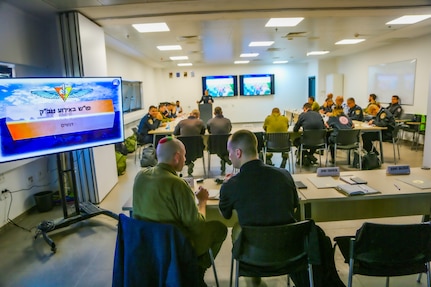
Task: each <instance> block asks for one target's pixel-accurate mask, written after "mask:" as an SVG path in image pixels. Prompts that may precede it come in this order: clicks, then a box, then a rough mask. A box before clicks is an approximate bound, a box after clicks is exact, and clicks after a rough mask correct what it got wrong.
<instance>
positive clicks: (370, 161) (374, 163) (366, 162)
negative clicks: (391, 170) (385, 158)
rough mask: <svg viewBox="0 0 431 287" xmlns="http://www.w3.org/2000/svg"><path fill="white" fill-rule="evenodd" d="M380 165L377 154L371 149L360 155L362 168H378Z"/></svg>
mask: <svg viewBox="0 0 431 287" xmlns="http://www.w3.org/2000/svg"><path fill="white" fill-rule="evenodd" d="M380 165H381V164H380V159H379V156H378V155H377V153H375V152H374V151H373V150H371V151H370V152H368V153H367V154H365V155H364V156H363V157H362V169H364V170H370V169H375V168H379V167H380Z"/></svg>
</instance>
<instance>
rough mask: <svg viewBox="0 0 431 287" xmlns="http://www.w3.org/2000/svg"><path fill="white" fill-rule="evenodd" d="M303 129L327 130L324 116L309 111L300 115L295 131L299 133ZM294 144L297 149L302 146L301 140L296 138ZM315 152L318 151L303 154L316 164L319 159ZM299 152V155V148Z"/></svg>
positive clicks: (311, 150)
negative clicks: (314, 154)
mask: <svg viewBox="0 0 431 287" xmlns="http://www.w3.org/2000/svg"><path fill="white" fill-rule="evenodd" d="M301 127H302V129H303V130H323V129H324V128H325V124H324V123H323V118H322V116H321V115H320V114H319V113H318V112H315V111H312V110H308V111H307V112H304V113H302V114H300V115H299V118H298V121H297V122H296V124H295V126H294V127H293V131H295V132H297V131H299V129H300V128H301ZM293 143H294V145H295V146H296V147H299V146H300V145H301V138H300V137H299V138H296V139H295V141H294V142H293ZM315 150H316V149H310V152H309V153H305V152H303V154H305V156H306V157H308V159H309V160H310V161H311V162H315V161H317V159H316V158H315V157H314V156H313V153H314V152H315ZM297 152H298V155H299V153H300V150H299V148H298V151H297Z"/></svg>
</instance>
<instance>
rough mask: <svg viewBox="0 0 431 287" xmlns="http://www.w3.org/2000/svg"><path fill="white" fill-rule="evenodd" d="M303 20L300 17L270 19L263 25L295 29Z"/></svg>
mask: <svg viewBox="0 0 431 287" xmlns="http://www.w3.org/2000/svg"><path fill="white" fill-rule="evenodd" d="M302 20H304V18H302V17H292V18H271V19H269V21H268V22H267V23H266V24H265V27H295V26H296V25H298V24H299V23H300V22H301V21H302Z"/></svg>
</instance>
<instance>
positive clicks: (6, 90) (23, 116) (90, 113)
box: [0, 78, 124, 162]
mask: <svg viewBox="0 0 431 287" xmlns="http://www.w3.org/2000/svg"><path fill="white" fill-rule="evenodd" d="M121 100H122V93H121V78H10V79H1V80H0V132H1V136H0V141H1V142H0V162H5V161H11V160H17V159H23V158H28V157H34V156H40V155H45V154H52V153H58V152H65V151H70V150H76V149H82V148H88V147H94V146H99V145H104V144H112V143H117V142H121V141H123V139H124V132H123V116H122V102H121Z"/></svg>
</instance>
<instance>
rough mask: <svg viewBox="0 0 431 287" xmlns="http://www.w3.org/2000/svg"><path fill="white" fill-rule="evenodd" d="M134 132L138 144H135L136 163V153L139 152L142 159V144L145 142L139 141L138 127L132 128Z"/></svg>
mask: <svg viewBox="0 0 431 287" xmlns="http://www.w3.org/2000/svg"><path fill="white" fill-rule="evenodd" d="M132 131H133V134H134V135H135V137H136V146H135V163H136V156H137V155H136V153H137V154H138V157H139V159H141V154H142V146H143V145H144V144H143V143H140V142H139V141H138V138H139V133H138V128H132Z"/></svg>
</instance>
